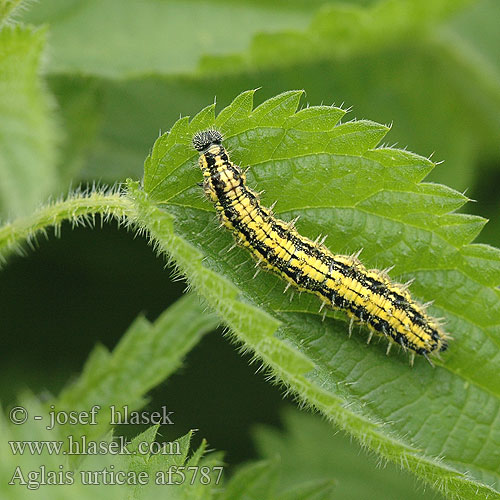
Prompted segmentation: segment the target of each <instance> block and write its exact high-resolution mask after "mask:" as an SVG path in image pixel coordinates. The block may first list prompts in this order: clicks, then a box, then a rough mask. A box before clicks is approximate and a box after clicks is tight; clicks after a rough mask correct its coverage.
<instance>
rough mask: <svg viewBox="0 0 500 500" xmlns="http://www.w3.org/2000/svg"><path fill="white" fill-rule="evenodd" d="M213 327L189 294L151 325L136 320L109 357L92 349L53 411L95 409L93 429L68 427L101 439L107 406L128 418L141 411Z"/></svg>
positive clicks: (210, 317) (106, 422) (107, 421)
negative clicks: (150, 393)
mask: <svg viewBox="0 0 500 500" xmlns="http://www.w3.org/2000/svg"><path fill="white" fill-rule="evenodd" d="M216 326H217V321H216V318H215V317H214V315H212V314H210V313H208V312H205V311H204V307H203V306H202V305H201V304H200V299H199V298H198V297H196V296H194V295H190V294H188V295H185V296H184V297H182V298H181V299H179V300H178V301H177V302H176V303H175V304H173V305H172V306H170V307H169V308H168V309H167V310H166V311H165V312H164V313H163V314H162V315H161V316H160V317H159V318H158V319H157V320H156V321H155V322H154V323H153V324H151V323H149V322H148V321H147V320H146V319H145V318H143V317H139V318H137V319H136V320H135V322H134V323H133V324H132V325H131V327H130V328H129V330H128V331H127V333H126V334H125V335H124V336H123V338H122V339H121V340H120V342H119V344H118V345H117V346H116V347H115V349H114V350H113V352H112V353H110V352H109V351H108V350H107V349H106V348H105V347H104V346H98V347H96V348H95V349H94V351H93V352H92V353H91V355H90V356H89V359H88V360H87V363H86V364H85V367H84V368H83V372H82V374H81V376H80V377H79V379H78V380H77V381H76V382H75V383H73V384H71V385H69V386H68V387H67V388H66V389H64V390H63V391H62V392H61V394H60V395H59V397H58V398H57V401H56V402H54V406H55V408H56V409H57V410H61V411H71V410H73V411H77V410H82V411H83V410H87V411H89V410H90V408H91V407H92V406H94V405H100V406H101V409H100V411H99V421H98V425H95V426H92V427H90V428H89V426H88V425H82V426H76V425H72V426H71V432H72V433H73V434H74V435H75V436H78V435H80V434H85V435H86V436H87V438H88V439H92V438H95V437H99V436H102V435H103V434H105V433H106V432H107V430H108V429H109V428H110V421H111V417H110V411H111V410H110V407H111V406H112V405H113V406H115V408H116V411H117V412H118V411H121V410H122V407H124V406H127V410H128V413H129V414H130V412H131V411H134V410H137V409H138V408H141V407H142V406H144V404H145V403H146V400H145V395H146V394H147V392H148V391H149V390H151V389H152V388H153V387H155V386H156V385H158V384H159V383H160V382H162V381H163V380H165V379H166V378H167V377H169V376H170V375H171V374H172V373H174V372H175V371H176V370H177V369H179V367H180V366H181V363H182V359H183V358H184V356H185V355H186V354H187V353H188V352H189V351H190V350H191V349H192V347H193V346H195V345H196V344H197V343H198V342H199V341H200V339H201V337H202V336H203V335H204V334H205V333H207V332H209V331H211V330H212V329H214V328H215V327H216Z"/></svg>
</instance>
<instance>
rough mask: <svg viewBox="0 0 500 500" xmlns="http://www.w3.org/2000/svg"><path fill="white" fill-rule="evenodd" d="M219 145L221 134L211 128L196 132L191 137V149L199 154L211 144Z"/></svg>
mask: <svg viewBox="0 0 500 500" xmlns="http://www.w3.org/2000/svg"><path fill="white" fill-rule="evenodd" d="M221 143H222V134H221V133H220V132H219V131H218V130H216V129H213V128H211V129H208V130H202V131H201V132H196V134H194V137H193V147H194V149H196V150H197V151H200V152H201V151H205V150H207V149H208V148H209V147H210V146H211V145H212V144H221Z"/></svg>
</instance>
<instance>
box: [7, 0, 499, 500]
mask: <svg viewBox="0 0 500 500" xmlns="http://www.w3.org/2000/svg"><path fill="white" fill-rule="evenodd" d="M14 19H15V20H17V21H21V22H22V23H26V24H27V25H31V26H43V28H41V29H38V30H30V29H29V28H27V27H25V28H21V30H24V31H22V33H21V34H20V36H19V39H18V40H17V41H16V40H14V42H12V41H9V40H7V42H6V41H5V39H4V38H3V37H0V42H2V41H3V43H4V44H5V46H6V47H7V48H4V51H3V54H4V56H5V54H7V56H9V55H10V56H11V59H10V60H9V58H8V57H7V62H4V63H3V66H1V64H2V63H0V80H2V79H3V80H4V81H3V82H2V85H3V86H2V87H1V90H0V113H1V114H2V115H3V116H4V117H5V120H4V119H2V122H3V124H1V125H0V176H1V177H2V178H0V208H1V210H2V212H3V219H4V220H5V219H9V218H13V217H15V216H17V215H22V214H23V213H24V214H25V213H29V212H30V211H31V210H32V209H33V207H36V206H37V205H38V204H39V203H40V202H43V201H44V200H46V199H47V198H48V197H49V196H56V197H57V196H59V195H61V194H64V193H67V192H68V190H69V189H70V187H73V188H74V187H76V186H79V185H86V184H87V183H91V184H92V183H93V182H99V183H105V184H112V183H115V182H119V181H122V180H124V179H125V178H126V177H133V178H140V177H141V175H142V167H143V162H144V159H145V157H146V155H147V154H148V152H149V150H150V148H151V146H152V144H153V142H154V140H155V139H156V137H157V136H158V134H159V133H160V131H165V130H168V129H169V128H170V126H171V125H172V124H173V122H174V121H175V120H176V119H177V118H178V117H179V116H180V115H182V116H185V115H194V114H195V113H196V112H198V111H199V110H200V109H201V108H202V107H204V106H206V105H207V104H210V103H212V102H213V101H214V98H216V100H217V104H218V107H219V109H221V108H222V107H223V106H225V105H227V104H229V102H230V101H231V100H232V99H233V98H234V97H235V96H236V95H237V94H238V93H240V92H241V91H243V90H247V89H251V88H257V87H260V88H261V89H260V90H259V92H258V93H257V94H256V101H257V103H258V102H261V101H263V100H265V99H266V98H268V97H271V96H273V95H275V94H277V93H280V92H282V91H284V90H289V89H305V91H306V100H305V101H304V102H303V104H304V105H306V104H308V103H310V104H312V105H316V104H321V103H324V104H332V103H335V104H337V105H340V104H342V103H343V104H344V106H345V107H352V111H351V113H350V114H349V115H348V117H349V118H348V119H353V118H366V119H371V120H374V121H377V122H381V123H392V124H393V129H392V130H391V131H390V133H389V134H388V135H387V136H386V139H385V142H386V143H387V144H390V145H392V144H396V145H397V146H398V147H407V148H408V149H409V150H411V151H414V152H416V153H419V154H421V155H424V156H429V155H431V154H433V159H434V160H436V161H441V160H444V162H443V163H442V164H440V165H439V166H438V167H437V168H436V169H435V170H434V171H433V172H432V173H431V175H430V176H429V178H428V179H427V180H428V181H433V182H442V183H445V184H447V185H449V186H451V187H453V188H455V189H457V190H459V191H465V193H466V194H467V196H469V197H470V198H472V199H474V200H476V203H469V204H468V205H467V206H466V207H465V209H464V210H465V211H467V212H468V213H473V214H477V215H481V216H484V217H486V218H489V219H491V221H490V222H489V223H488V224H487V225H486V227H485V229H484V230H483V232H482V233H481V235H480V236H479V237H478V241H480V242H484V243H490V244H493V245H496V246H498V245H499V244H500V210H499V208H500V196H499V195H498V193H499V185H500V141H499V138H500V31H499V30H498V25H499V22H500V2H498V1H497V0H480V1H468V0H453V1H452V0H448V1H446V0H438V1H431V0H428V1H425V0H414V1H412V0H394V1H370V0H364V1H361V0H360V1H351V2H345V3H343V4H339V3H337V2H324V1H319V0H314V1H306V0H288V1H285V0H278V1H274V2H266V1H264V0H253V1H252V0H240V1H237V2H234V1H228V0H227V1H224V0H212V1H202V0H187V1H181V0H178V1H167V0H128V1H126V2H123V1H119V0H44V1H43V2H40V3H38V4H33V5H29V7H27V8H26V9H24V10H21V11H19V12H18V13H17V14H16V15H15V17H14ZM7 29H10V28H9V27H8V26H7V27H5V26H4V28H3V31H5V30H7ZM11 42H12V43H11ZM9 44H10V45H9ZM13 61H16V64H17V63H19V67H16V66H15V64H14V65H13ZM23 64H31V65H32V67H33V68H34V71H28V72H26V71H23V70H22V65H23ZM7 68H8V69H9V71H7ZM2 71H3V72H4V73H3V76H1V75H2ZM16 71H17V73H16ZM16 109H17V110H22V113H21V112H20V114H19V117H16V116H15V111H16ZM26 137H28V138H29V151H28V153H29V154H28V153H27V154H28V156H20V155H19V154H17V150H16V144H17V143H21V139H22V140H25V139H26ZM16 141H17V142H16ZM346 188H348V187H346ZM171 271H172V270H171V269H170V268H168V267H167V268H165V262H164V261H163V260H162V259H158V258H156V257H155V255H154V254H153V252H152V251H151V249H150V248H149V247H148V245H147V244H146V242H145V240H144V239H142V238H135V237H134V234H132V233H129V232H127V231H126V230H124V229H118V228H117V227H116V224H114V223H112V224H108V225H104V226H103V227H100V226H99V225H98V227H96V228H95V229H89V228H77V229H75V230H72V229H71V228H70V227H69V226H63V229H62V238H60V239H56V238H54V237H50V238H49V239H48V240H45V239H40V240H39V245H38V248H37V249H36V251H34V252H33V251H29V252H28V255H27V256H26V257H14V258H11V259H10V261H9V262H8V265H6V266H4V269H3V270H2V272H1V273H0V312H1V318H2V332H3V335H2V338H3V343H4V345H3V349H2V352H3V357H2V363H1V366H0V371H1V379H0V380H1V381H2V382H1V385H0V398H1V400H2V401H3V403H4V404H9V403H11V402H13V401H14V398H15V395H16V394H17V393H18V392H19V391H21V390H23V389H24V388H27V387H28V388H30V389H32V390H34V391H35V392H37V393H41V394H43V392H45V391H49V392H51V393H57V391H58V390H59V389H60V388H61V387H62V386H64V385H65V384H66V383H68V381H70V380H71V379H72V378H73V377H75V376H76V375H77V374H78V373H79V371H80V369H81V367H82V364H83V362H84V360H85V359H86V358H87V356H88V354H89V352H90V350H91V349H92V347H93V346H94V345H95V344H96V343H97V342H101V343H103V344H105V345H106V346H108V347H110V348H112V347H113V346H114V345H115V344H116V342H117V341H118V339H119V338H120V336H121V335H122V334H123V332H124V331H125V330H126V328H127V326H128V325H129V324H130V323H131V322H132V320H133V319H134V318H135V317H136V316H137V315H138V314H139V313H143V314H145V315H146V316H147V318H149V319H151V320H154V319H155V318H156V317H157V316H158V315H159V314H160V313H161V312H162V311H163V310H164V309H165V308H166V307H167V306H168V305H169V304H170V303H172V302H173V301H175V300H176V298H177V297H178V296H179V295H180V294H181V293H182V292H183V289H184V287H185V284H184V283H183V282H178V281H173V280H172V279H171ZM221 333H222V332H221V331H217V332H213V333H212V334H210V335H209V336H207V337H206V338H205V339H204V340H203V342H202V343H201V344H200V345H198V346H197V347H196V348H195V350H194V351H193V352H192V353H190V355H189V356H188V358H187V361H186V363H185V366H184V368H183V369H182V370H181V371H180V372H179V373H177V374H176V375H175V376H174V377H172V378H171V379H170V380H169V381H168V382H167V383H166V384H163V385H162V386H160V387H158V388H156V389H155V390H154V391H153V393H152V395H151V403H150V407H151V409H154V408H157V407H159V406H161V405H163V404H165V405H167V406H168V407H169V409H171V410H173V411H175V415H176V425H175V429H174V430H172V429H165V430H164V431H163V433H164V435H165V436H166V437H168V438H173V437H178V436H179V435H181V434H182V433H184V432H186V431H187V430H189V429H191V428H199V429H200V432H199V436H200V437H206V438H207V439H208V441H209V443H210V445H211V446H213V447H214V448H216V449H219V450H226V451H227V455H226V460H227V462H228V463H229V464H231V465H234V464H237V463H240V462H243V461H245V460H248V459H250V458H252V457H256V456H257V455H258V454H266V451H265V450H264V448H265V446H264V445H262V444H261V445H260V446H259V445H258V443H259V440H258V439H257V440H256V439H254V438H253V437H252V436H253V434H252V433H253V431H252V429H253V428H254V426H255V425H257V424H259V425H263V424H266V425H268V426H269V425H270V426H275V427H277V428H282V426H283V422H282V415H283V408H284V407H288V406H290V405H291V403H292V402H291V401H290V400H287V399H283V396H282V390H280V389H279V388H277V387H275V386H272V385H270V384H269V383H268V382H266V381H265V377H264V376H263V375H262V374H260V373H259V374H255V371H256V369H257V367H256V366H255V365H252V366H249V364H248V361H249V359H248V357H246V356H244V355H243V356H242V355H240V354H238V353H237V352H236V349H235V347H234V346H232V345H230V343H229V342H228V340H227V339H226V338H224V337H223V335H222V334H221ZM290 418H291V417H290ZM294 418H296V417H294ZM318 425H322V424H321V422H318ZM304 426H305V424H304ZM321 429H322V431H321V432H328V429H327V427H322V428H321ZM138 431H139V429H137V428H134V429H133V430H131V432H132V433H133V434H136V433H137V432H138ZM262 432H263V431H262ZM262 432H261V433H260V434H262ZM266 432H271V431H270V430H269V429H268V430H267V431H266ZM273 432H276V431H273ZM318 432H320V431H318ZM169 433H171V434H172V435H169ZM330 434H331V431H330ZM258 435H259V433H257V436H258ZM269 439H270V438H269ZM269 439H268V440H267V441H266V442H268V443H269ZM332 439H333V438H332ZM319 441H321V440H319ZM311 446H313V445H311ZM321 446H322V444H321V443H320V444H319V445H318V449H321ZM332 446H335V447H338V449H339V450H346V451H345V453H347V454H352V457H354V458H353V463H356V462H359V461H366V460H368V461H371V462H372V463H375V461H374V460H373V459H371V458H367V457H365V456H364V455H359V453H360V452H359V451H357V450H356V449H354V448H353V449H351V448H350V447H351V446H355V445H351V444H350V443H349V441H348V440H347V439H343V438H338V440H337V441H335V442H334V443H333V442H332ZM276 448H279V446H278V445H276ZM342 453H344V452H342V451H339V455H342ZM306 455H307V453H306ZM349 456H351V455H349ZM339 463H340V462H339ZM345 463H350V461H349V460H348V459H345ZM337 465H339V464H337ZM295 467H298V465H297V463H295ZM332 467H335V465H332ZM371 468H372V467H371V465H370V466H369V467H368V469H367V470H371ZM288 470H289V471H290V470H293V467H292V466H290V467H289V468H288ZM373 474H382V475H383V474H385V480H386V481H387V483H386V484H387V485H390V484H391V481H393V480H394V481H395V482H396V483H398V485H399V486H395V485H394V484H392V486H387V487H388V488H389V489H388V490H387V489H386V490H385V493H384V492H382V493H380V495H381V496H380V497H381V498H392V497H391V496H390V494H389V493H388V491H392V492H400V493H398V494H401V495H402V493H401V491H404V488H406V489H407V490H408V491H407V492H406V493H405V495H406V496H412V495H414V496H415V498H419V497H421V496H422V495H425V496H428V497H430V498H433V497H434V495H433V494H431V493H429V492H427V493H425V494H424V493H422V491H419V490H418V491H417V490H415V488H414V482H413V480H412V479H411V478H409V477H408V476H406V475H396V474H395V473H394V470H393V469H389V471H387V470H386V471H381V470H376V469H374V468H373ZM342 475H343V477H344V478H347V479H345V480H346V482H347V484H350V483H349V479H348V476H349V474H347V473H342ZM374 477H376V476H374ZM380 477H382V476H380ZM355 479H356V478H355V477H354V478H353V479H352V481H353V482H352V484H353V483H354V480H355ZM367 480H368V479H367ZM374 480H375V479H374ZM385 480H384V481H385ZM358 481H359V477H358ZM400 487H401V488H403V490H399V489H398V488H400ZM347 489H348V488H347ZM346 491H347V490H346ZM353 494H354V493H353ZM342 498H348V496H342ZM353 498H360V496H359V495H358V496H357V497H356V496H353ZM394 498H401V496H394Z"/></svg>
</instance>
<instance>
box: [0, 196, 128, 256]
mask: <svg viewBox="0 0 500 500" xmlns="http://www.w3.org/2000/svg"><path fill="white" fill-rule="evenodd" d="M133 213H134V206H133V204H132V202H131V201H130V199H129V198H127V197H126V196H125V195H123V194H121V193H113V192H103V191H95V192H92V193H90V194H84V195H72V196H70V197H69V198H67V199H65V200H62V201H57V202H54V203H51V204H49V205H46V206H44V207H42V208H39V209H38V210H36V211H35V212H34V213H33V214H31V215H29V216H26V217H21V218H19V219H16V220H14V221H12V222H10V223H8V224H5V225H4V226H2V227H0V263H1V262H5V260H6V257H7V256H8V255H10V254H11V253H13V252H15V251H20V250H21V247H20V244H21V243H22V242H23V241H27V242H28V244H32V242H33V240H34V238H35V237H36V235H37V234H39V233H42V234H45V235H46V234H47V228H49V227H54V232H55V234H56V235H57V234H58V233H59V230H60V226H61V223H62V222H63V221H66V220H67V221H71V222H72V224H73V225H78V224H80V223H85V222H88V223H91V222H93V218H94V217H95V215H100V216H101V217H102V218H103V219H108V218H111V217H115V218H117V219H121V218H124V217H127V218H128V217H130V216H131V215H132V214H133Z"/></svg>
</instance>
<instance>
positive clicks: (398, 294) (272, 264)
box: [193, 129, 447, 359]
mask: <svg viewBox="0 0 500 500" xmlns="http://www.w3.org/2000/svg"><path fill="white" fill-rule="evenodd" d="M193 146H194V148H195V149H196V150H198V151H199V152H200V160H199V165H200V168H201V170H202V173H203V179H204V180H203V188H204V191H205V194H206V195H207V196H208V197H209V199H210V200H211V201H212V202H213V203H214V204H215V208H216V209H217V212H218V213H219V216H220V219H221V221H222V223H223V224H224V225H225V226H226V227H228V228H229V229H230V230H231V231H232V232H233V234H234V236H235V238H236V241H237V243H238V244H240V245H242V246H244V247H246V248H248V249H249V250H250V251H251V252H252V254H253V255H254V257H255V258H256V259H257V261H258V262H260V263H261V265H262V266H263V267H264V268H265V269H269V270H271V271H274V272H275V273H277V274H279V275H280V276H281V277H282V278H284V279H285V280H287V281H288V282H289V284H292V285H294V286H296V287H297V288H298V289H299V290H303V291H307V292H309V293H313V294H315V295H317V296H319V297H320V298H321V300H322V301H323V302H324V303H326V304H327V305H329V306H330V307H333V308H336V309H341V310H344V311H346V312H347V314H348V315H349V317H350V318H351V325H352V321H359V322H362V323H365V324H367V325H368V327H369V328H370V330H371V333H372V334H373V333H374V332H375V333H379V334H383V335H385V336H386V337H388V338H389V339H391V340H392V341H393V342H395V343H397V344H399V345H401V346H402V347H403V348H404V349H411V350H412V351H414V352H416V353H417V354H422V355H423V356H425V357H426V358H427V359H429V358H428V356H427V355H428V354H429V353H432V352H438V351H444V350H445V349H446V348H447V342H446V335H445V333H444V332H443V331H442V330H441V329H440V326H439V324H438V321H437V320H436V319H433V318H431V317H430V316H429V315H427V313H426V311H425V308H424V306H422V305H420V304H418V303H417V302H416V301H415V300H413V299H412V297H411V295H410V294H409V292H408V291H407V290H406V288H405V286H404V285H399V284H397V283H393V282H392V281H391V280H390V279H389V278H388V277H387V275H386V274H385V273H384V272H381V271H378V270H375V269H366V268H365V267H364V266H363V264H361V262H360V261H359V260H358V259H357V257H355V256H346V255H335V254H333V253H332V252H330V250H328V248H326V247H325V246H324V245H323V244H322V243H318V242H316V241H311V240H310V239H309V238H306V237H304V236H302V235H300V234H299V233H298V232H297V231H296V230H295V228H294V227H293V223H287V222H284V221H282V220H280V219H277V218H276V217H274V215H273V214H272V210H271V209H268V208H265V207H263V206H262V205H261V204H260V200H259V197H258V195H257V193H255V192H254V191H253V190H252V189H250V188H249V187H248V186H247V185H246V178H245V173H244V172H243V171H242V169H241V168H240V167H238V166H236V165H234V164H233V163H232V162H231V160H230V159H229V156H228V153H227V151H226V149H225V148H224V146H222V135H221V134H220V132H218V131H217V130H214V129H210V130H205V131H202V132H198V133H197V134H195V136H194V137H193ZM370 338H371V335H370ZM390 345H391V344H389V347H390Z"/></svg>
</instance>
